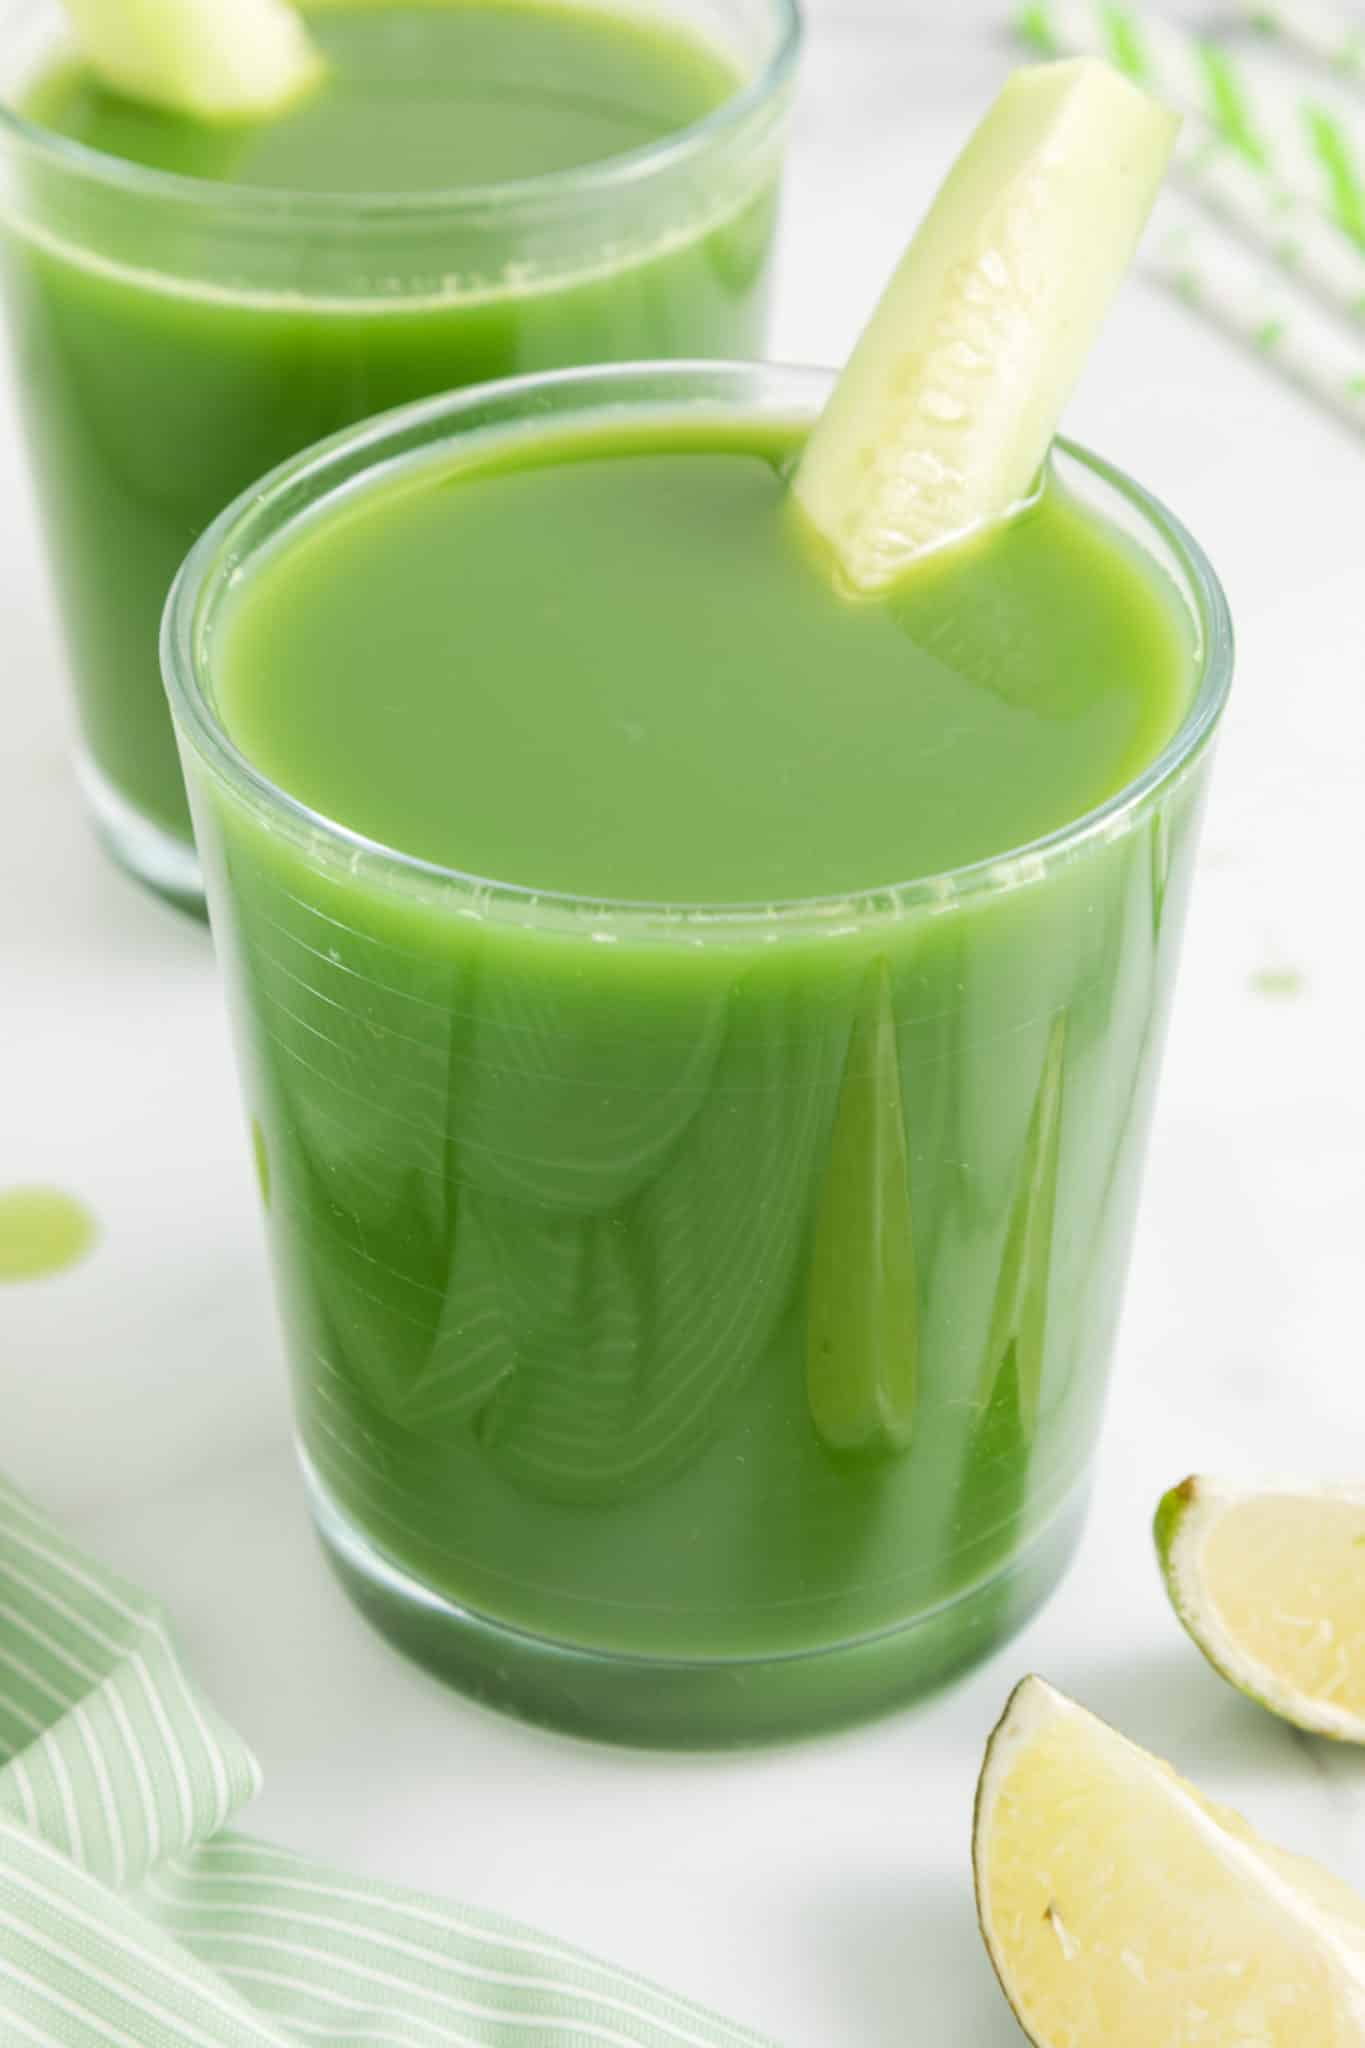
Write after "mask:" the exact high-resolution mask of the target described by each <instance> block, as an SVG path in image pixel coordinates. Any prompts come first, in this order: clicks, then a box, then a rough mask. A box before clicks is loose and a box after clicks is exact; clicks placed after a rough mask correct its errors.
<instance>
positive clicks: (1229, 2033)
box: [973, 1678, 1365, 2048]
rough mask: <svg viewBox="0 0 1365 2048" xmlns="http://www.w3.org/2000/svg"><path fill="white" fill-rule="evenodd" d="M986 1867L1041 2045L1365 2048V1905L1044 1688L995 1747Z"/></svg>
mask: <svg viewBox="0 0 1365 2048" xmlns="http://www.w3.org/2000/svg"><path fill="white" fill-rule="evenodd" d="M973 1856H974V1863H975V1869H976V1896H977V1907H978V1911H979V1913H980V1916H981V1928H982V1932H983V1934H984V1935H985V1939H986V1946H987V1948H988V1949H989V1950H990V1955H991V1960H992V1962H993V1963H994V1965H995V1969H996V1973H997V1975H998V1976H999V1979H1000V1983H1001V1986H1002V1988H1003V1990H1004V1992H1005V1996H1006V1997H1007V1998H1008V2000H1009V2002H1010V2004H1011V2006H1012V2007H1013V2008H1014V2012H1015V2015H1016V2017H1017V2018H1018V2020H1019V2023H1020V2025H1021V2026H1022V2027H1023V2029H1024V2032H1025V2034H1026V2035H1027V2036H1028V2038H1029V2039H1030V2040H1031V2041H1032V2042H1033V2043H1034V2044H1035V2048H1158V2044H1163V2043H1169V2044H1170V2048H1177V2044H1179V2048H1185V2044H1188V2048H1195V2044H1196V2043H1197V2044H1198V2048H1251V2044H1252V2043H1255V2048H1310V2044H1312V2048H1328V2044H1329V2043H1330V2044H1331V2048H1362V2044H1365V1900H1361V1899H1360V1898H1359V1897H1357V1895H1356V1894H1355V1893H1354V1892H1353V1891H1351V1890H1350V1888H1349V1887H1348V1886H1347V1885H1345V1884H1343V1883H1342V1882H1341V1881H1340V1880H1339V1879H1337V1878H1335V1877H1332V1876H1331V1875H1329V1873H1328V1872H1327V1871H1325V1870H1323V1869H1321V1868H1320V1867H1319V1866H1318V1865H1317V1864H1314V1863H1309V1862H1307V1861H1306V1860H1305V1859H1303V1858H1302V1857H1298V1856H1291V1855H1288V1854H1286V1853H1285V1852H1284V1851H1283V1850H1280V1849H1273V1848H1271V1847H1270V1845H1269V1844H1268V1843H1266V1842H1263V1841H1261V1840H1260V1838H1259V1837H1258V1836H1257V1835H1256V1834H1255V1833H1254V1832H1253V1831H1252V1829H1251V1828H1250V1827H1248V1825H1247V1823H1246V1822H1245V1821H1244V1820H1243V1819H1242V1818H1241V1817H1240V1815H1238V1814H1235V1813H1232V1812H1230V1811H1229V1810H1228V1809H1227V1808H1225V1807H1219V1806H1215V1805H1213V1804H1211V1803H1210V1801H1208V1800H1207V1799H1204V1798H1203V1797H1202V1796H1201V1795H1200V1794H1199V1793H1198V1792H1196V1791H1195V1789H1194V1787H1193V1786H1192V1785H1187V1784H1186V1783H1185V1782H1184V1780H1183V1779H1181V1778H1178V1777H1177V1776H1176V1774H1175V1772H1174V1771H1173V1770H1171V1768H1170V1766H1169V1765H1168V1764H1164V1763H1161V1762H1159V1761H1158V1759H1157V1758H1156V1757H1153V1756H1149V1755H1148V1754H1147V1753H1146V1751H1144V1750H1141V1749H1138V1748H1137V1747H1136V1746H1135V1745H1134V1744H1133V1743H1131V1742H1128V1741H1126V1740H1125V1739H1124V1738H1123V1736H1121V1735H1118V1734H1116V1733H1115V1732H1114V1730H1113V1729H1112V1728H1108V1727H1106V1726H1105V1724H1104V1723H1103V1722H1102V1721H1097V1720H1096V1719H1095V1718H1094V1716H1093V1715H1091V1714H1087V1713H1086V1712H1085V1711H1084V1710H1083V1709H1082V1708H1080V1707H1078V1706H1076V1705H1074V1704H1073V1702H1072V1701H1070V1700H1068V1699H1064V1698H1063V1697H1062V1695H1061V1694H1060V1693H1056V1692H1054V1691H1053V1690H1052V1688H1051V1687H1050V1686H1047V1685H1044V1684H1043V1683H1042V1681H1041V1680H1040V1679H1036V1678H1030V1679H1026V1680H1025V1682H1024V1684H1023V1685H1021V1686H1020V1687H1019V1689H1018V1691H1017V1692H1016V1693H1015V1695H1014V1697H1013V1699H1011V1701H1010V1703H1009V1706H1008V1707H1007V1708H1006V1711H1005V1717H1004V1719H1003V1720H1002V1721H1001V1723H1000V1726H999V1727H998V1728H997V1729H996V1731H995V1734H994V1735H993V1736H992V1737H991V1741H990V1746H989V1748H988V1750H987V1752H986V1761H985V1766H984V1768H983V1770H982V1773H981V1782H980V1786H979V1788H978V1792H977V1811H976V1829H975V1839H974V1844H973Z"/></svg>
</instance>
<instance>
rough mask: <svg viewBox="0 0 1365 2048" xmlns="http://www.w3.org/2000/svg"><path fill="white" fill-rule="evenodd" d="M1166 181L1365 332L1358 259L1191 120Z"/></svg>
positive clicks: (1362, 256)
mask: <svg viewBox="0 0 1365 2048" xmlns="http://www.w3.org/2000/svg"><path fill="white" fill-rule="evenodd" d="M1174 175H1175V177H1176V180H1177V181H1178V183H1179V184H1180V185H1181V186H1182V187H1183V188H1184V189H1185V190H1186V191H1187V192H1190V193H1192V194H1193V195H1194V196H1195V197H1196V198H1197V199H1199V200H1200V201H1202V203H1203V204H1204V205H1205V206H1207V207H1208V209H1209V211H1210V212H1211V213H1215V214H1217V215H1218V216H1219V218H1220V219H1221V220H1224V221H1226V222H1227V223H1228V225H1229V226H1230V227H1233V228H1235V229H1236V230H1237V232H1238V233H1239V234H1240V235H1242V236H1243V237H1244V238H1245V239H1246V240H1247V241H1248V242H1251V243H1253V244H1254V245H1255V246H1256V247H1257V248H1258V249H1260V250H1261V251H1262V252H1263V253H1264V254H1265V255H1267V256H1269V257H1270V259H1271V261H1272V262H1273V263H1275V264H1277V265H1278V266H1279V268H1280V269H1281V270H1284V271H1286V272H1288V274H1289V275H1290V276H1291V277H1292V278H1294V279H1295V281H1296V282H1297V283H1299V284H1301V285H1303V286H1305V287H1306V288H1307V289H1308V290H1310V291H1312V292H1314V293H1315V294H1316V296H1317V297H1318V298H1320V299H1321V300H1322V301H1323V303H1324V304H1325V305H1327V306H1329V307H1331V308H1332V310H1333V311H1334V312H1338V313H1343V314H1345V315H1346V317H1347V319H1349V320H1352V321H1355V322H1358V323H1360V324H1361V325H1362V326H1365V253H1362V251H1361V249H1360V248H1359V246H1358V245H1357V244H1356V243H1355V242H1354V241H1353V240H1352V239H1351V238H1350V236H1348V235H1344V234H1343V233H1342V232H1341V230H1340V228H1338V227H1337V226H1336V225H1335V223H1334V222H1333V221H1330V220H1328V219H1326V218H1325V217H1324V216H1323V215H1322V214H1320V213H1319V212H1318V211H1317V209H1316V208H1315V207H1313V206H1311V205H1310V204H1309V203H1308V201H1307V200H1305V199H1301V198H1300V197H1299V195H1298V194H1297V193H1296V192H1291V191H1289V190H1288V188H1287V187H1286V186H1283V185H1278V184H1276V183H1275V181H1274V180H1273V179H1271V178H1267V177H1266V176H1265V174H1264V172H1262V171H1258V170H1257V169H1256V168H1255V167H1254V166H1253V165H1252V164H1249V163H1248V162H1247V160H1246V158H1245V157H1244V156H1242V155H1241V154H1240V152H1239V151H1238V150H1236V149H1234V148H1233V147H1232V145H1231V144H1230V143H1227V142H1224V141H1222V140H1221V138H1220V137H1219V136H1217V135H1216V134H1214V133H1213V132H1212V131H1211V130H1210V129H1209V128H1207V127H1206V126H1205V125H1204V124H1203V123H1202V122H1197V121H1196V122H1191V123H1190V124H1189V125H1188V127H1187V129H1186V132H1185V134H1184V135H1183V137H1182V138H1181V142H1180V144H1179V146H1178V148H1177V152H1176V159H1175V167H1174Z"/></svg>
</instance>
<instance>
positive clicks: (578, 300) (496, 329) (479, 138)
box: [0, 0, 800, 906]
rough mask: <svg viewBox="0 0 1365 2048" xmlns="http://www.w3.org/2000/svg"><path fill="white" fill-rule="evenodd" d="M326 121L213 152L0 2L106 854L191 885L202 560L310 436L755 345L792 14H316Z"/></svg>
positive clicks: (26, 387)
mask: <svg viewBox="0 0 1365 2048" xmlns="http://www.w3.org/2000/svg"><path fill="white" fill-rule="evenodd" d="M310 18H311V20H312V25H313V29H314V33H315V35H316V37H317V40H318V42H319V43H320V45H321V46H322V49H323V51H324V54H325V55H326V57H327V58H328V60H329V70H328V73H327V76H326V78H325V80H324V83H323V85H322V87H321V88H320V90H319V92H318V93H317V94H316V95H315V96H314V97H313V98H310V99H307V100H305V101H304V102H302V103H301V104H300V105H298V106H297V107H294V108H292V109H291V110H289V111H288V112H287V113H286V114H284V115H281V116H280V117H278V118H276V119H274V120H272V121H263V122H259V123H254V124H237V125H228V126H223V125H217V124H210V123H204V122H200V121H196V120H190V119H185V118H180V117H177V116H174V115H169V114H165V113H158V112H156V111H154V110H150V109H147V108H144V107H139V106H138V105H136V104H134V103H132V102H129V101H127V100H124V99H122V98H120V97H119V96H117V95H116V94H114V93H112V92H110V91H108V90H106V89H104V88H103V87H101V86H100V85H99V84H98V82H97V81H96V80H95V79H94V77H93V75H92V74H91V73H90V72H89V70H88V68H86V67H84V66H82V65H81V64H80V63H79V62H78V61H76V60H75V59H73V58H72V57H71V56H70V54H69V51H68V46H67V44H66V43H65V41H64V38H63V34H62V14H61V9H60V7H59V6H57V5H56V4H55V0H0V284H3V287H4V295H5V298H6V301H7V310H8V314H9V325H10V332H11V338H12V347H13V363H14V370H15V377H16V382H17V385H18V389H19V394H20V403H21V411H22V420H23V426H24V429H25V432H26V436H27V439H28V444H29V450H30V455H31V463H32V470H33V476H34V481H35V485H36V490H37V497H38V503H39V510H40V513H41V516H42V519H43V523H44V527H45V531H46V536H47V541H48V545H49V552H50V558H51V563H52V568H53V571H54V576H55V583H56V590H57V596H58V600H59V609H60V614H61V619H62V623H63V627H64V633H65V639H66V644H67V650H68V655H69V666H70V670H71V674H72V680H73V682H74V686H75V695H76V702H77V708H78V714H79V729H80V735H81V738H80V765H81V775H82V781H83V785H84V788H85V792H86V796H87V799H88V802H89V806H90V809H91V812H92V814H93V817H94V820H95V822H96V824H97V826H98V829H99V831H100V833H101V835H102V837H103V839H104V840H105V842H106V844H107V845H108V846H109V848H110V849H111V850H112V851H113V852H114V854H115V855H116V856H117V857H118V858H119V859H120V860H121V861H122V862H123V864H124V865H125V866H126V867H128V868H130V869H132V871H133V872H134V873H135V874H137V875H138V876H140V877H141V878H142V879H143V880H145V881H146V882H148V883H150V884H151V885H152V886H153V887H155V888H157V889H159V890H160V891H161V892H162V893H163V894H165V895H168V896H170V897H171V898H173V899H175V900H178V901H180V902H183V903H185V904H186V905H189V906H197V905H200V904H202V884H201V881H200V876H199V868H198V862H197V859H196V856H195V852H194V847H193V841H192V835H191V830H190V819H189V812H188V809H187V807H186V802H185V793H184V787H183V783H182V780H181V775H180V769H179V765H178V762H177V758H176V750H175V744H174V739H173V736H172V733H171V729H170V724H169V721H168V719H167V716H166V707H165V700H164V695H163V693H162V690H161V685H160V679H159V674H158V666H157V652H156V649H157V631H158V625H159V620H160V614H161V610H162V607H163V605H164V603H165V598H166V593H167V591H168V589H169V587H170V584H171V581H172V579H173V577H174V574H175V571H176V569H177V568H178V566H179V564H180V562H181V560H182V559H183V557H184V554H185V551H186V548H187V547H188V546H189V544H190V542H191V541H192V540H193V539H194V537H195V535H196V534H198V533H199V532H201V531H202V530H203V528H204V527H205V526H206V525H207V524H208V522H209V521H210V520H211V519H212V518H213V517H214V516H215V515H216V514H217V513H218V512H219V511H220V510H221V509H222V507H223V506H224V505H225V504H226V503H227V502H228V501H229V500H230V499H231V498H233V497H235V496H236V494H237V493H238V492H239V491H241V490H244V489H245V488H246V487H247V485H248V484H249V483H250V482H251V481H252V479H253V478H255V477H258V476H260V475H261V474H263V473H264V472H265V471H266V470H268V469H270V468H271V467H273V466H274V465H275V464H276V463H278V462H280V461H282V460H283V459H284V458H285V457H287V456H289V455H292V454H294V453H296V452H297V451H298V450H300V449H302V448H304V447H306V446H308V445H309V444H310V443H312V442H314V441H316V440H318V439H319V438H320V437H322V436H324V435H326V434H329V433H331V432H334V431H336V430H338V429H340V428H342V427H344V426H347V425H349V424H351V423H353V422H355V421H358V420H360V419H363V418H365V417H367V416H368V415H371V414H373V413H375V412H377V411H380V410H382V409H384V408H387V407H391V406H395V405H398V404H401V403H404V402H406V401H410V400H414V399H418V398H423V397H427V396H430V395H432V394H434V393H436V392H440V391H446V390H449V389H450V388H452V387H454V386H457V385H463V384H472V383H477V382H481V381H484V380H486V379H489V378H497V377H504V376H510V375H513V374H520V373H524V372H529V371H535V370H541V369H547V368H554V367H557V366H560V365H564V364H575V363H589V362H599V361H601V362H610V361H620V360H623V359H627V358H638V357H642V356H650V357H672V356H711V355H715V356H727V355H734V354H736V353H744V354H749V353H753V352H755V351H756V350H758V349H759V348H760V347H761V344H762V342H763V339H764V333H765V324H766V310H767V291H768V277H769V257H770V252H771V245H772V237H773V230H774V224H775V218H776V207H777V195H778V181H779V171H780V158H781V152H782V145H783V141H784V136H785V130H786V126H787V116H788V111H789V106H790V100H791V92H792V85H793V75H794V66H795V58H796V54H797V46H798V42H799V36H800V25H799V17H798V14H797V0H326V4H324V5H318V6H316V7H315V9H313V10H310Z"/></svg>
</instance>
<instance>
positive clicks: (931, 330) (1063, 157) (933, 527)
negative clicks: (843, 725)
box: [792, 58, 1179, 593]
mask: <svg viewBox="0 0 1365 2048" xmlns="http://www.w3.org/2000/svg"><path fill="white" fill-rule="evenodd" d="M1178 128H1179V121H1178V118H1177V117H1176V116H1175V115H1173V114H1171V113H1169V112H1168V111H1167V110H1166V109H1165V108H1164V107H1162V106H1160V105H1158V103H1157V102H1156V101H1155V100H1153V99H1151V98H1150V97H1149V96H1148V95H1147V94H1146V93H1144V92H1142V91H1140V90H1139V89H1138V87H1136V86H1134V85H1132V84H1130V83H1129V82H1128V80H1127V79H1125V78H1123V77H1122V76H1121V75H1120V73H1119V72H1117V71H1115V70H1114V69H1112V67H1111V66H1109V65H1108V64H1105V63H1102V62H1100V61H1099V60H1098V59H1095V58H1081V59H1077V60H1073V61H1070V62H1066V63H1060V64H1038V65H1031V66H1029V67H1027V68H1026V69H1024V70H1022V71H1017V72H1016V73H1015V74H1014V76H1013V77H1012V78H1011V79H1010V80H1009V82H1008V83H1007V85H1006V86H1005V88H1004V90H1003V91H1002V92H1001V94H1000V97H999V98H998V99H997V100H996V102H995V104H994V106H993V107H992V108H991V110H990V112H989V113H988V114H987V115H986V117H985V119H984V120H983V121H982V123H981V125H980V127H979V128H978V129H977V130H976V132H975V134H974V135H973V136H972V138H971V140H970V142H969V143H968V144H967V147H966V149H965V150H964V151H963V153H962V155H961V156H960V157H959V158H958V160H957V162H956V164H955V165H954V166H953V168H952V170H951V171H950V172H949V174H948V177H947V180H946V181H945V183H944V185H943V186H942V188H941V190H940V191H939V193H938V196H937V198H936V199H935V200H934V203H933V205H932V206H931V208H930V210H929V213H928V215H927V216H926V218H925V220H924V222H923V224H922V226H921V227H920V230H919V232H918V234H917V235H916V236H915V239H914V241H913V242H912V243H911V245H910V248H909V250H908V251H907V252H906V255H905V257H904V258H903V260H902V262H901V264H900V267H899V269H898V270H897V271H896V273H895V276H894V277H893V278H892V280H891V283H890V285H889V286H888V288H887V291H886V294H885V296H884V298H883V299H882V302H881V304H880V306H879V307H878V309H877V311H876V313H875V314H874V315H873V318H872V321H871V324H870V325H869V327H868V328H867V330H866V332H865V333H864V334H863V337H862V339H861V341H860V342H859V343H858V345H857V347H856V349H855V350H854V353H853V356H852V358H851V360H850V362H849V364H848V367H847V369H846V370H845V371H844V374H843V376H842V377H841V378H840V380H839V383H838V385H837V386H836V388H835V391H834V395H833V397H832V398H831V399H830V401H829V404H828V406H827V407H826V409H825V412H824V414H823V416H822V418H821V419H820V421H819V422H818V424H817V426H816V428H815V432H814V434H813V435H812V436H811V439H810V442H809V443H808V445H807V448H806V452H805V455H804V457H803V459H802V462H801V465H800V467H799V469H798V471H797V473H796V476H795V478H794V479H793V484H792V490H793V494H794V496H795V499H796V502H797V504H798V505H799V506H800V507H801V509H802V510H803V512H804V513H805V515H806V518H807V520H808V521H809V523H810V524H811V525H812V526H813V527H814V528H815V530H816V532H817V533H818V534H819V535H820V536H821V537H822V539H823V541H824V542H825V544H826V546H827V548H828V549H829V550H831V551H832V553H833V556H834V560H835V563H836V564H837V568H838V571H839V574H840V579H841V581H843V582H844V583H845V584H846V585H848V586H850V587H851V588H852V589H853V590H854V591H858V592H868V593H872V592H876V591H879V590H884V589H886V588H887V587H888V586H889V585H890V584H892V583H894V582H895V581H896V579H897V578H898V577H899V576H900V575H901V574H902V572H903V571H904V570H905V569H906V568H907V567H908V566H909V564H910V563H911V562H912V561H914V559H915V557H916V556H917V555H921V554H923V553H925V552H926V551H927V550H928V549H930V548H935V547H939V546H941V545H943V544H944V543H945V542H948V541H952V540H954V539H956V538H958V537H959V536H960V535H962V534H965V533H968V532H970V531H972V530H973V529H974V528H977V527H980V526H983V525H986V524H989V523H990V522H992V521H994V520H997V519H1000V518H1002V517H1004V516H1005V515H1006V514H1008V513H1009V512H1011V511H1012V510H1013V509H1015V508H1016V507H1017V506H1018V505H1019V504H1021V503H1022V502H1023V501H1024V500H1025V499H1026V498H1027V497H1028V495H1029V493H1030V491H1031V490H1032V489H1033V486H1034V484H1035V481H1036V479H1037V476H1038V472H1039V470H1040V468H1041V467H1042V464H1043V461H1044V459H1045V458H1046V455H1047V451H1048V448H1049V446H1050V444H1051V442H1052V438H1053V435H1054V433H1055V432H1056V428H1057V422H1058V420H1059V418H1060V417H1061V413H1062V409H1063V407H1064V406H1065V404H1066V402H1067V399H1068V398H1069V397H1070V395H1071V392H1072V389H1073V387H1074V386H1075V384H1076V382H1077V379H1078V378H1079V376H1080V374H1081V371H1082V369H1083V368H1084V366H1085V362H1086V358H1087V357H1088V355H1089V354H1090V350H1091V348H1092V346H1093V344H1094V341H1095V337H1096V335H1097V333H1098V331H1099V328H1100V325H1101V323H1102V321H1103V319H1104V316H1105V314H1106V312H1107V311H1108V308H1109V305H1110V302H1111V300H1112V299H1113V297H1114V294H1115V292H1116V291H1117V289H1118V287H1119V284H1120V282H1121V281H1122V278H1123V275H1124V272H1125V271H1126V270H1127V268H1128V265H1129V263H1130V262H1131V260H1132V256H1133V252H1134V249H1135V248H1136V246H1137V242H1138V238H1139V236H1140V234H1141V232H1142V229H1143V226H1144V224H1145V222H1146V220H1147V216H1148V214H1149V212H1150V211H1151V208H1152V204H1153V202H1154V200H1155V198H1156V194H1157V190H1158V188H1159V186H1160V184H1161V179H1162V176H1163V174H1164V172H1165V169H1166V166H1167V163H1168V162H1169V160H1170V155H1171V150H1172V148H1173V146H1174V143H1175V137H1176V133H1177V130H1178Z"/></svg>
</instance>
